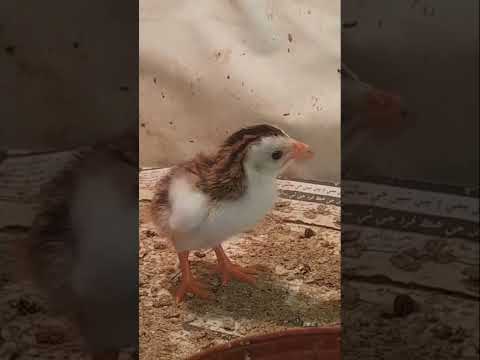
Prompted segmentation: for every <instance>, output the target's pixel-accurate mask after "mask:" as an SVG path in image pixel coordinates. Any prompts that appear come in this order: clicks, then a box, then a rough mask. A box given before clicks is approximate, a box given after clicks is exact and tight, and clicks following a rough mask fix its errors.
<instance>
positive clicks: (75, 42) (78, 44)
mask: <svg viewBox="0 0 480 360" xmlns="http://www.w3.org/2000/svg"><path fill="white" fill-rule="evenodd" d="M72 45H73V47H74V48H75V49H78V48H79V47H80V43H79V42H78V41H74V42H73V44H72Z"/></svg>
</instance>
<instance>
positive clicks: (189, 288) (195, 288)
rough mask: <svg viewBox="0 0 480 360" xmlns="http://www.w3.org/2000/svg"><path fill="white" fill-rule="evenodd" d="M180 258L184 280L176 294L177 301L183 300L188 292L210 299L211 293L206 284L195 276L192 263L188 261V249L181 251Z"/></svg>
mask: <svg viewBox="0 0 480 360" xmlns="http://www.w3.org/2000/svg"><path fill="white" fill-rule="evenodd" d="M178 259H179V260H180V270H181V271H182V280H181V283H180V287H179V288H178V290H177V294H176V301H177V303H179V302H181V301H182V300H183V299H184V297H185V295H186V294H187V293H192V294H195V295H197V296H199V297H201V298H202V299H208V298H209V297H210V293H209V292H208V291H207V290H206V289H205V287H204V285H202V284H201V283H199V282H198V281H196V280H195V279H194V278H193V275H192V271H191V270H190V263H189V262H188V251H181V252H179V253H178Z"/></svg>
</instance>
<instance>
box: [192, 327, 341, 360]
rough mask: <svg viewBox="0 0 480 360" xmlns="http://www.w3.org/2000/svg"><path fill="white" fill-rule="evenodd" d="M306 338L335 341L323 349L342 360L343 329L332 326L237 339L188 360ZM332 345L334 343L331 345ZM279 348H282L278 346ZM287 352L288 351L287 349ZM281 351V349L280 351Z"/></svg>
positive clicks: (296, 329)
mask: <svg viewBox="0 0 480 360" xmlns="http://www.w3.org/2000/svg"><path fill="white" fill-rule="evenodd" d="M299 337H301V338H304V337H313V338H317V337H318V338H325V339H333V338H334V341H333V344H334V345H333V346H330V347H328V348H325V349H322V350H326V351H332V350H333V351H334V353H335V354H338V358H340V342H341V327H340V326H332V327H316V328H295V329H289V330H284V331H279V332H275V333H271V334H264V335H257V336H247V337H244V338H241V339H237V340H234V341H231V342H228V343H226V344H222V345H219V346H216V347H214V348H212V349H208V350H205V351H202V352H200V353H198V354H195V355H193V356H191V357H189V358H188V359H187V360H211V359H213V357H214V356H216V355H221V354H222V353H224V352H227V351H229V350H237V351H241V350H247V351H248V349H249V347H250V346H252V345H261V344H268V343H272V342H274V343H278V342H280V341H281V340H283V339H285V338H299ZM331 344H332V343H331ZM276 347H277V348H280V346H278V345H276ZM285 350H286V349H285ZM279 351H280V349H279ZM272 355H273V354H272Z"/></svg>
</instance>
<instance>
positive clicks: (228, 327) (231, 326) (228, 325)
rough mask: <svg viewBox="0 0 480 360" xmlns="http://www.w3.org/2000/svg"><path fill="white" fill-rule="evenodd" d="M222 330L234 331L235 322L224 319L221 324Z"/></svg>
mask: <svg viewBox="0 0 480 360" xmlns="http://www.w3.org/2000/svg"><path fill="white" fill-rule="evenodd" d="M222 328H224V329H225V330H229V331H233V330H235V320H233V319H224V320H223V324H222Z"/></svg>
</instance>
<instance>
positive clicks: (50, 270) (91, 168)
mask: <svg viewBox="0 0 480 360" xmlns="http://www.w3.org/2000/svg"><path fill="white" fill-rule="evenodd" d="M135 151H137V149H133V153H135ZM133 156H134V158H131V157H129V156H128V152H122V151H119V150H115V149H107V148H103V147H102V148H101V149H96V150H91V151H87V152H86V153H83V154H81V156H80V157H79V159H77V160H75V161H74V162H73V163H72V164H71V166H69V168H68V169H67V170H65V171H64V172H62V174H61V175H60V176H58V177H56V178H55V179H54V180H53V181H52V182H51V183H49V184H48V185H47V186H46V188H45V189H44V190H43V191H42V195H43V196H42V197H43V200H42V202H41V206H40V209H39V212H38V215H37V216H36V218H35V220H34V223H33V225H32V230H31V234H30V237H29V239H28V241H27V242H26V243H23V244H22V245H23V246H20V247H19V248H18V249H17V250H20V251H18V252H17V254H18V255H19V256H20V259H19V260H20V261H19V262H21V264H23V269H22V270H23V273H24V275H27V276H28V278H27V279H31V280H33V283H34V285H36V287H37V288H38V289H39V290H40V291H42V292H43V293H44V294H45V295H46V298H47V300H48V301H49V305H50V306H51V308H52V310H53V311H54V312H57V313H60V315H67V317H69V318H70V319H71V320H72V323H73V325H75V327H76V328H77V330H78V331H79V332H80V334H81V336H82V337H83V339H84V340H85V345H86V349H87V350H88V351H89V352H91V353H92V355H93V359H98V360H100V359H104V360H106V359H108V360H110V359H112V360H113V359H116V358H117V357H118V352H119V350H120V349H121V348H124V347H134V346H136V342H137V333H138V316H137V314H138V313H137V308H138V286H137V285H138V278H137V274H138V240H137V237H138V205H137V202H138V199H137V194H138V181H137V178H138V159H137V156H136V155H133Z"/></svg>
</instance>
